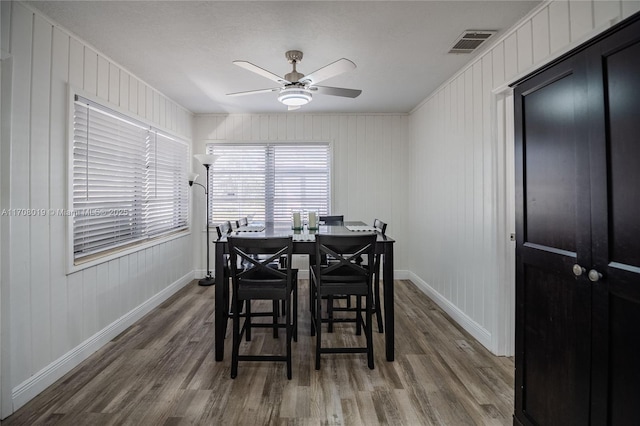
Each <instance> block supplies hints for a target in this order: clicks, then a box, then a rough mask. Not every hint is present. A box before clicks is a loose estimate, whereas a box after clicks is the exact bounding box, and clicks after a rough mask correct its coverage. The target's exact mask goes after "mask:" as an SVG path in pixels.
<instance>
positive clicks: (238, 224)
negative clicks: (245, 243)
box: [236, 216, 249, 228]
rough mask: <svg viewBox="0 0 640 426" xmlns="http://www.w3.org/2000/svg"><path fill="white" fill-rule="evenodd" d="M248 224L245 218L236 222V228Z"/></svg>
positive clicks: (247, 219)
mask: <svg viewBox="0 0 640 426" xmlns="http://www.w3.org/2000/svg"><path fill="white" fill-rule="evenodd" d="M248 224H249V218H248V217H246V216H245V217H241V218H240V219H238V220H236V228H240V227H241V226H247V225H248Z"/></svg>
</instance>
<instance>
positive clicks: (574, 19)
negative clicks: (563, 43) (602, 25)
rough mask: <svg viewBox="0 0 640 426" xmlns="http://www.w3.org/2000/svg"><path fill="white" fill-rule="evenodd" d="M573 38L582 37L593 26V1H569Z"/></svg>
mask: <svg viewBox="0 0 640 426" xmlns="http://www.w3.org/2000/svg"><path fill="white" fill-rule="evenodd" d="M569 18H570V28H571V40H577V39H580V37H582V36H583V35H585V34H587V33H588V32H589V31H591V29H592V28H593V3H592V2H590V1H584V0H570V1H569Z"/></svg>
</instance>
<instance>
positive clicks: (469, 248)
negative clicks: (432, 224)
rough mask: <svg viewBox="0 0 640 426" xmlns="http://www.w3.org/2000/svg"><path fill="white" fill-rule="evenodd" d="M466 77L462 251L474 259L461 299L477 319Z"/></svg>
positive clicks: (467, 78)
mask: <svg viewBox="0 0 640 426" xmlns="http://www.w3.org/2000/svg"><path fill="white" fill-rule="evenodd" d="M463 75H464V88H463V89H462V91H461V92H462V94H463V96H464V97H463V101H462V105H463V108H464V116H463V119H462V123H461V124H462V126H461V127H462V129H463V130H464V134H463V135H462V155H463V158H464V163H463V164H464V169H463V170H462V176H463V177H464V187H463V192H462V199H461V202H462V203H463V204H464V216H463V222H462V223H463V224H464V225H463V230H462V233H461V240H460V248H461V250H462V251H463V252H464V258H465V259H468V260H471V261H470V262H465V267H464V280H463V284H462V288H461V289H459V290H461V291H460V292H459V295H460V297H461V301H462V306H464V309H465V310H466V311H468V312H469V313H470V315H471V316H472V317H473V286H470V285H469V283H471V282H473V281H474V280H475V277H474V275H475V273H476V271H474V270H473V269H472V267H471V265H473V264H475V257H476V253H475V251H474V248H475V247H474V244H473V241H474V240H475V235H474V234H475V231H476V230H475V228H474V226H473V216H474V213H475V212H474V211H473V165H474V163H475V161H474V150H473V138H472V134H473V78H472V77H473V69H472V68H468V69H467V70H466V71H465V73H464V74H463Z"/></svg>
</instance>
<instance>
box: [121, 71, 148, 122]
mask: <svg viewBox="0 0 640 426" xmlns="http://www.w3.org/2000/svg"><path fill="white" fill-rule="evenodd" d="M119 91H120V104H119V106H120V108H122V109H125V110H128V109H129V73H128V72H126V71H124V70H120V90H119ZM147 118H148V117H147Z"/></svg>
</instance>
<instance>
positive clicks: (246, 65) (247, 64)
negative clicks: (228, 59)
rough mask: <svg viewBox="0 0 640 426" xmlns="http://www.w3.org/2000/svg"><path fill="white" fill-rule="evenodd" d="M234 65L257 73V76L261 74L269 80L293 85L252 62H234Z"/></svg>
mask: <svg viewBox="0 0 640 426" xmlns="http://www.w3.org/2000/svg"><path fill="white" fill-rule="evenodd" d="M233 63H234V64H236V65H237V66H239V67H241V68H244V69H246V70H249V71H252V72H255V73H256V74H259V75H261V76H263V77H266V78H268V79H269V80H272V81H275V82H276V83H280V84H291V82H290V81H287V80H285V79H284V78H282V77H280V76H279V75H276V74H274V73H272V72H271V71H267V70H265V69H264V68H260V67H259V66H257V65H254V64H252V63H251V62H247V61H233Z"/></svg>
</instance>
